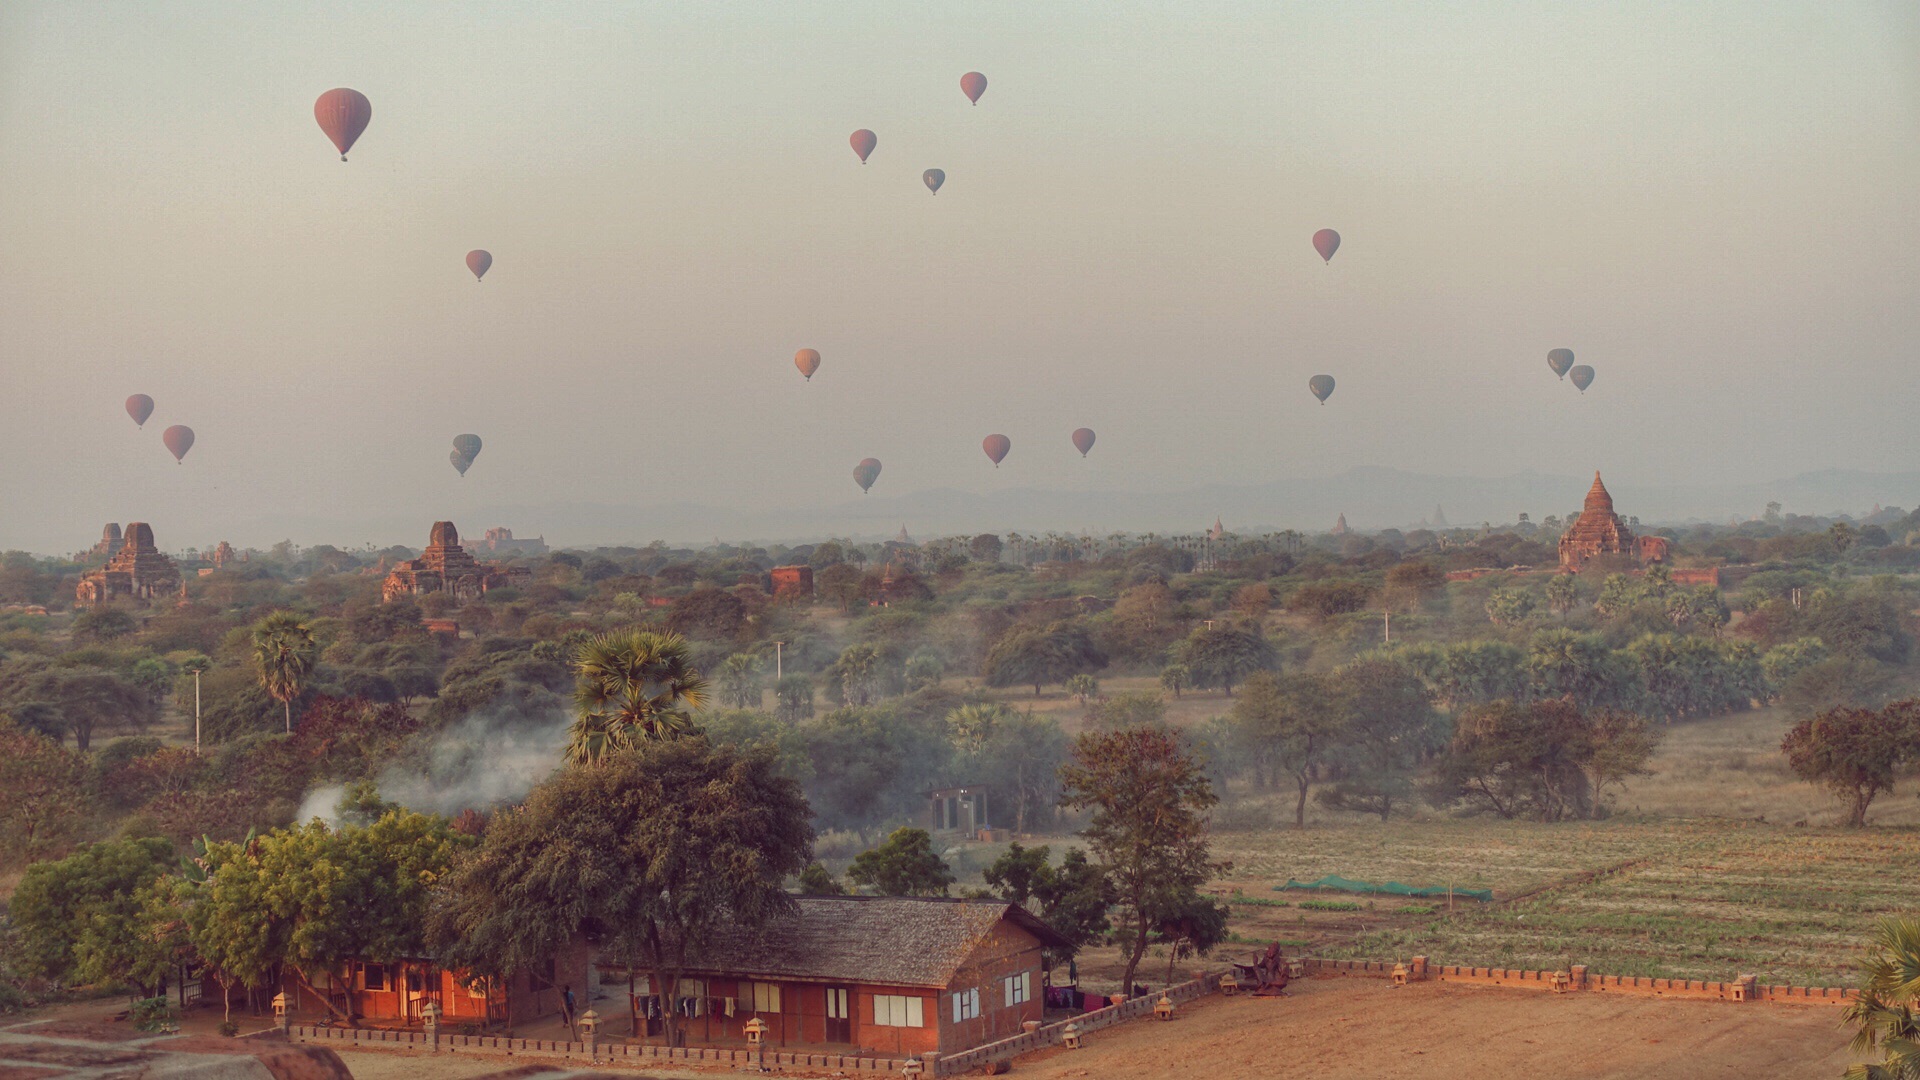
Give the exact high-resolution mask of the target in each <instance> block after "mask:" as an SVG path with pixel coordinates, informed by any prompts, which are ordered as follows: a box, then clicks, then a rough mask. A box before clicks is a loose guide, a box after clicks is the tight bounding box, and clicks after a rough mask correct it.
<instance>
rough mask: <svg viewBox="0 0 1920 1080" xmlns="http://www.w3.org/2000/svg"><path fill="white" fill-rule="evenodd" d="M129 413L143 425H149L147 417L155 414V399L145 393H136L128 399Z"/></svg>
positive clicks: (135, 421)
mask: <svg viewBox="0 0 1920 1080" xmlns="http://www.w3.org/2000/svg"><path fill="white" fill-rule="evenodd" d="M127 415H128V416H131V417H133V422H134V423H136V424H138V425H140V426H141V427H146V426H147V417H149V416H152V415H153V399H152V398H150V397H148V396H147V395H145V394H135V395H133V396H132V397H130V398H128V399H127Z"/></svg>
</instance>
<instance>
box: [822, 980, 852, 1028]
mask: <svg viewBox="0 0 1920 1080" xmlns="http://www.w3.org/2000/svg"><path fill="white" fill-rule="evenodd" d="M852 997H853V992H852V991H850V990H848V989H847V988H846V987H844V986H829V987H827V1019H829V1020H847V1019H851V1018H852V1016H853V1009H852V1001H851V1000H850V999H851V998H852ZM835 1010H838V1011H837V1012H836V1011H835Z"/></svg>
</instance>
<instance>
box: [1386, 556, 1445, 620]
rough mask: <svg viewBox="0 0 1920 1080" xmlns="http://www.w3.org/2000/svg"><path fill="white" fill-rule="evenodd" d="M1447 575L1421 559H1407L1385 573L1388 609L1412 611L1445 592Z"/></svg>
mask: <svg viewBox="0 0 1920 1080" xmlns="http://www.w3.org/2000/svg"><path fill="white" fill-rule="evenodd" d="M1446 587H1447V575H1446V574H1445V573H1444V572H1443V571H1442V570H1441V569H1440V568H1439V567H1437V566H1435V565H1433V564H1432V563H1430V562H1426V561H1425V560H1422V559H1409V560H1408V561H1406V562H1403V563H1399V564H1397V565H1395V566H1394V567H1393V569H1391V570H1388V571H1387V579H1386V602H1387V604H1388V606H1389V607H1397V608H1400V609H1401V610H1405V611H1412V610H1416V609H1418V608H1419V607H1420V605H1422V604H1424V603H1426V601H1427V600H1428V599H1429V598H1431V597H1433V596H1435V595H1437V594H1439V593H1441V592H1443V591H1445V589H1446Z"/></svg>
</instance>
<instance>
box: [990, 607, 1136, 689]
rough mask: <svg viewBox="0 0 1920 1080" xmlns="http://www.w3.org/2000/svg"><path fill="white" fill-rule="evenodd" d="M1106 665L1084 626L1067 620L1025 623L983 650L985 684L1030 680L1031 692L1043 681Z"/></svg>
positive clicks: (1072, 675)
mask: <svg viewBox="0 0 1920 1080" xmlns="http://www.w3.org/2000/svg"><path fill="white" fill-rule="evenodd" d="M1106 666H1107V654H1106V653H1104V652H1102V651H1101V650H1100V647H1099V646H1097V645H1095V644H1094V642H1093V637H1092V635H1090V634H1088V633H1087V630H1086V627H1084V626H1081V625H1079V624H1077V623H1074V622H1070V621H1063V622H1057V623H1054V624H1053V625H1051V626H1047V627H1044V628H1042V627H1025V628H1019V629H1015V630H1011V631H1009V632H1008V633H1006V634H1003V635H1001V637H1000V640H998V641H996V642H994V643H993V648H991V649H989V650H987V660H986V682H987V685H988V686H996V687H997V686H1022V685H1027V684H1031V685H1032V686H1033V696H1034V697H1039V696H1040V688H1041V687H1042V686H1044V685H1045V684H1047V683H1054V682H1065V681H1066V680H1068V679H1071V678H1073V677H1074V676H1075V675H1082V674H1088V673H1091V672H1094V671H1098V670H1100V669H1101V668H1104V667H1106Z"/></svg>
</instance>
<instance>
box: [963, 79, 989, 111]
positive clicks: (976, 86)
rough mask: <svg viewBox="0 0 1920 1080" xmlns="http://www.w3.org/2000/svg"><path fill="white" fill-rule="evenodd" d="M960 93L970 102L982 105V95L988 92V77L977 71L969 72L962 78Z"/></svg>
mask: <svg viewBox="0 0 1920 1080" xmlns="http://www.w3.org/2000/svg"><path fill="white" fill-rule="evenodd" d="M960 92H961V93H963V94H965V95H967V100H968V101H971V102H973V103H974V104H975V105H978V104H980V95H981V94H984V93H986V92H987V77H986V76H985V75H982V74H980V73H979V72H977V71H969V72H967V73H966V74H965V75H962V76H960Z"/></svg>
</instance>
